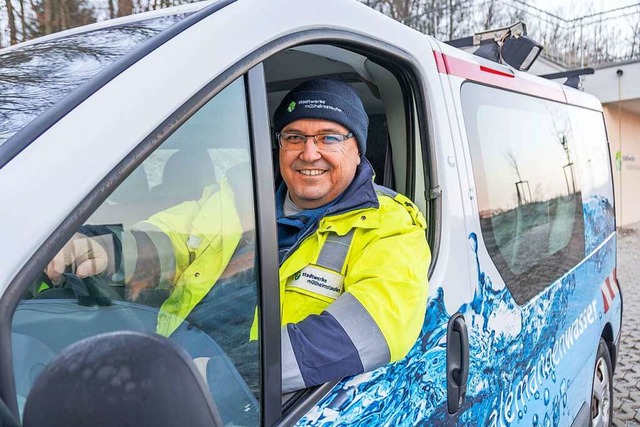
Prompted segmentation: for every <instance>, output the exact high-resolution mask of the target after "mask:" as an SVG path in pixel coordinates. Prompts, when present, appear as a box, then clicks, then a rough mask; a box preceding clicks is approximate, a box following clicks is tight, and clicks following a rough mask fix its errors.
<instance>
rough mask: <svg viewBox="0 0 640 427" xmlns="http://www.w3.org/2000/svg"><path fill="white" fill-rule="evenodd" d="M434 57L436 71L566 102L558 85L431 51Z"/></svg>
mask: <svg viewBox="0 0 640 427" xmlns="http://www.w3.org/2000/svg"><path fill="white" fill-rule="evenodd" d="M433 54H434V56H435V58H436V66H437V68H438V72H440V73H444V74H449V75H452V76H457V77H462V78H464V79H468V80H473V81H475V82H479V83H485V84H488V85H491V86H497V87H501V88H504V89H508V90H512V91H514V92H521V93H525V94H528V95H533V96H537V97H539V98H546V99H550V100H552V101H557V102H562V103H566V102H567V100H566V98H565V94H564V92H563V91H562V89H561V88H560V87H556V86H549V85H545V84H541V83H537V82H533V81H530V80H525V79H519V78H517V77H516V76H515V74H512V73H509V72H508V71H502V70H498V69H495V68H491V67H487V66H485V65H480V64H478V63H475V62H472V61H469V60H466V59H461V58H456V57H455V56H450V55H447V54H445V53H442V52H437V51H435V50H434V51H433Z"/></svg>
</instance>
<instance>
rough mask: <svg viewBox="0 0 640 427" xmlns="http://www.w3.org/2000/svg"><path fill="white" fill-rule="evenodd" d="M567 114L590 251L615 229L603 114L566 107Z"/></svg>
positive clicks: (609, 163)
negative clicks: (574, 150) (573, 142)
mask: <svg viewBox="0 0 640 427" xmlns="http://www.w3.org/2000/svg"><path fill="white" fill-rule="evenodd" d="M569 117H570V118H571V127H572V128H573V133H574V135H575V139H576V146H577V147H578V148H579V149H578V150H576V154H577V155H578V156H577V157H578V159H579V161H580V166H581V168H582V176H583V178H584V182H583V198H584V201H585V207H584V211H585V218H586V219H587V232H586V238H587V240H586V243H585V246H586V252H587V253H590V252H591V251H593V250H595V249H596V248H597V247H598V246H599V245H600V244H601V243H602V242H603V241H604V240H605V239H606V238H607V237H608V236H610V235H611V233H613V232H615V223H614V218H615V214H614V212H613V208H614V204H615V201H614V197H613V185H612V179H611V160H610V157H609V149H608V143H607V140H606V131H605V126H604V117H603V115H602V113H601V112H599V111H593V110H587V109H584V108H578V107H574V106H569Z"/></svg>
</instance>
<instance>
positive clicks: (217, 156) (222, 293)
mask: <svg viewBox="0 0 640 427" xmlns="http://www.w3.org/2000/svg"><path fill="white" fill-rule="evenodd" d="M246 102H247V101H246V99H245V87H244V84H243V81H242V79H240V80H238V81H236V82H235V83H233V84H232V85H230V86H229V87H227V88H226V89H225V90H224V91H222V92H221V93H219V94H218V95H217V96H216V97H215V98H213V99H212V100H211V101H209V102H208V103H207V104H206V105H205V106H204V107H202V108H201V109H200V110H199V111H198V112H197V113H196V114H194V115H193V116H192V117H191V118H190V119H189V120H188V121H186V122H185V123H184V124H183V125H182V126H181V127H180V128H179V129H178V130H177V131H175V132H174V133H173V134H172V135H171V136H170V137H169V138H168V139H167V140H166V141H165V142H164V143H163V144H162V145H161V146H160V147H159V148H158V149H157V151H156V152H154V153H153V154H152V155H151V156H149V157H148V158H147V159H146V160H145V161H144V162H143V163H142V164H141V165H140V166H139V167H138V168H137V169H136V170H134V171H133V173H131V175H130V176H129V177H128V178H127V179H126V180H125V181H124V182H123V183H122V184H121V185H120V187H119V188H118V189H116V190H115V191H114V192H113V194H111V195H110V196H109V198H108V199H107V200H106V201H105V202H104V203H103V204H102V206H100V207H99V208H98V209H97V211H96V212H95V213H94V215H92V216H91V218H90V219H89V220H88V221H87V222H86V223H85V224H84V225H82V226H81V227H80V228H79V229H78V230H77V233H76V234H75V235H74V237H73V238H72V239H71V240H70V241H69V242H68V243H67V244H66V245H65V247H64V248H63V251H62V252H61V253H60V256H56V257H55V258H54V259H53V260H52V261H51V263H49V265H48V267H47V269H46V274H43V275H42V276H41V277H40V278H39V279H38V280H37V281H36V282H35V283H33V286H31V288H30V289H29V290H28V292H27V294H26V295H25V298H24V299H23V300H22V301H21V302H20V304H19V306H18V308H17V310H16V312H15V315H14V318H13V324H12V328H13V329H12V338H13V354H14V361H15V364H14V372H15V376H16V384H17V393H18V400H19V403H20V406H21V407H22V406H23V405H24V399H25V397H26V396H27V393H28V391H29V389H30V387H31V386H32V384H33V381H34V380H35V378H36V377H37V375H38V374H39V372H40V371H41V370H42V369H43V367H44V366H45V365H46V363H47V362H48V361H49V360H51V359H52V358H53V357H54V356H55V355H56V354H57V353H59V352H60V351H61V350H62V349H63V348H65V347H67V346H68V345H70V344H72V343H74V342H76V341H79V340H81V339H83V338H87V337H89V336H92V335H96V334H99V333H102V332H108V331H117V330H139V331H147V332H155V333H158V334H161V335H164V336H167V337H169V338H170V339H172V340H173V341H174V342H176V343H178V344H179V345H181V346H182V347H183V348H184V349H185V350H186V351H187V352H188V353H189V354H190V356H191V357H192V358H193V359H194V362H195V364H196V366H197V367H198V369H199V371H200V372H201V373H202V375H203V376H204V377H205V378H206V380H207V382H208V384H209V386H210V390H211V393H212V397H213V399H214V401H215V402H216V404H217V407H218V409H219V411H220V413H221V416H222V419H223V421H224V424H225V425H255V424H257V422H258V407H259V405H258V399H259V395H258V389H259V387H258V384H259V372H258V366H259V353H258V340H257V333H256V334H254V335H255V336H253V335H252V334H251V331H252V327H253V329H254V330H255V329H256V328H255V326H257V325H254V323H255V322H256V304H257V278H256V277H257V276H256V262H257V260H256V255H255V215H254V196H253V184H252V168H251V164H250V156H249V154H250V153H249V149H250V144H249V128H248V116H247V106H246ZM66 264H69V265H67V266H66V267H65V265H66ZM82 276H87V277H84V278H81V277H82ZM176 398H180V390H176Z"/></svg>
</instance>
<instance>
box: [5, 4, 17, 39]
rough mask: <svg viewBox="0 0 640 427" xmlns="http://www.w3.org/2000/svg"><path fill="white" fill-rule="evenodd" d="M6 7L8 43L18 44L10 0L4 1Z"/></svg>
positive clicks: (14, 17)
mask: <svg viewBox="0 0 640 427" xmlns="http://www.w3.org/2000/svg"><path fill="white" fill-rule="evenodd" d="M5 5H6V6H7V20H8V21H9V43H10V44H16V43H18V30H17V28H16V16H15V13H14V10H13V5H12V4H11V0H5Z"/></svg>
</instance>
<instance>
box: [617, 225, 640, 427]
mask: <svg viewBox="0 0 640 427" xmlns="http://www.w3.org/2000/svg"><path fill="white" fill-rule="evenodd" d="M639 274H640V223H638V224H634V225H633V226H631V227H629V228H624V229H619V230H618V280H619V282H620V288H621V290H622V297H623V300H622V301H623V308H622V338H621V341H622V342H621V345H620V353H619V357H618V365H617V367H616V373H615V375H614V402H613V425H614V426H616V427H622V426H624V427H630V426H640V289H639V288H638V276H639Z"/></svg>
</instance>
